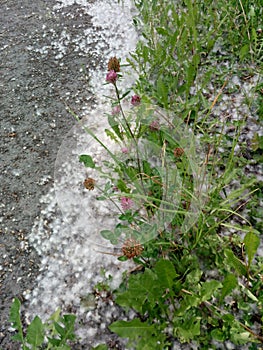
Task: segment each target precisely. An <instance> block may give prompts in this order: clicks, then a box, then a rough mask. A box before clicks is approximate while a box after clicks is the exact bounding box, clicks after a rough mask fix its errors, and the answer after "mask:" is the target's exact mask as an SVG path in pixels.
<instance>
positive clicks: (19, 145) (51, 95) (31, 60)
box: [0, 0, 100, 350]
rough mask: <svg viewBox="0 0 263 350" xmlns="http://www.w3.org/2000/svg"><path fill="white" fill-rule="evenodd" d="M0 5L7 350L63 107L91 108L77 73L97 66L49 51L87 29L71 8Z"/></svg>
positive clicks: (1, 281)
mask: <svg viewBox="0 0 263 350" xmlns="http://www.w3.org/2000/svg"><path fill="white" fill-rule="evenodd" d="M0 5H1V14H0V58H1V59H0V72H1V81H0V96H1V98H0V105H1V117H0V122H1V127H0V134H1V137H0V149H1V161H0V170H1V173H0V182H1V186H0V189H1V203H0V208H1V210H0V290H1V292H0V303H1V312H0V348H1V349H2V350H7V349H12V350H15V349H18V348H19V344H18V343H14V342H12V341H11V340H10V337H11V334H12V332H11V328H10V323H9V321H8V318H9V309H10V304H11V302H12V299H13V298H14V297H15V296H17V297H18V298H20V299H21V301H23V291H25V290H27V289H32V288H33V287H34V284H35V279H36V276H37V274H38V264H39V258H38V255H37V253H36V252H35V251H34V249H33V248H32V247H30V246H29V244H28V242H27V236H28V234H29V232H30V231H31V228H32V225H33V223H34V221H35V219H36V217H37V216H38V214H39V213H40V211H41V209H42V204H41V203H40V201H39V199H40V197H41V196H42V195H43V194H44V193H46V192H47V191H48V189H49V188H50V187H51V186H52V184H53V177H54V176H53V172H54V162H55V159H56V155H57V151H58V148H59V146H60V144H61V142H62V139H63V136H64V135H65V133H67V132H68V131H69V130H70V128H71V127H72V125H73V124H74V120H73V117H72V116H71V115H70V114H69V113H68V112H67V109H66V106H65V105H66V104H67V105H68V106H70V107H71V108H72V109H73V110H74V111H75V112H77V113H81V106H83V104H86V105H87V104H90V105H91V104H92V103H93V102H94V96H93V95H92V93H91V91H90V85H89V79H88V77H87V74H83V72H82V71H81V70H80V67H82V66H85V67H86V72H88V71H89V70H90V69H92V67H94V66H96V65H99V64H100V62H99V60H100V59H99V57H92V54H90V55H89V54H85V53H81V52H78V51H77V50H75V47H74V41H72V44H69V45H68V46H67V51H66V52H63V55H61V54H60V47H59V46H58V45H54V41H55V40H57V39H58V38H59V37H60V36H61V33H62V32H63V30H64V29H65V28H66V30H67V33H70V34H71V35H72V36H73V37H74V36H76V35H78V32H79V31H80V28H88V27H90V26H91V22H90V17H89V16H88V15H87V14H86V13H84V12H83V11H82V10H81V8H80V7H78V6H77V5H71V6H68V7H67V8H66V9H65V8H64V9H63V10H59V9H58V10H53V6H54V1H52V0H34V1H31V0H6V1H5V0H0ZM72 13H74V16H73V15H72ZM94 31H96V29H94ZM43 48H46V51H45V50H43ZM43 205H44V204H43Z"/></svg>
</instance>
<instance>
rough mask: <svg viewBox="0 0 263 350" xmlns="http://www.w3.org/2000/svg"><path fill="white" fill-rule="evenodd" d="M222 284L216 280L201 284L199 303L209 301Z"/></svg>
mask: <svg viewBox="0 0 263 350" xmlns="http://www.w3.org/2000/svg"><path fill="white" fill-rule="evenodd" d="M221 287H222V284H221V283H220V282H218V281H216V280H212V281H208V282H203V283H202V287H201V291H200V294H201V301H205V300H209V299H211V298H212V296H213V295H214V293H215V291H216V290H217V289H218V288H221Z"/></svg>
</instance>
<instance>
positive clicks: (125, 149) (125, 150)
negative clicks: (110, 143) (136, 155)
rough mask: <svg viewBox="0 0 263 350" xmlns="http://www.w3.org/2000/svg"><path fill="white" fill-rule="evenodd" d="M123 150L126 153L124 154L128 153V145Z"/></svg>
mask: <svg viewBox="0 0 263 350" xmlns="http://www.w3.org/2000/svg"><path fill="white" fill-rule="evenodd" d="M121 151H122V153H124V154H128V152H129V149H128V148H127V147H122V149H121Z"/></svg>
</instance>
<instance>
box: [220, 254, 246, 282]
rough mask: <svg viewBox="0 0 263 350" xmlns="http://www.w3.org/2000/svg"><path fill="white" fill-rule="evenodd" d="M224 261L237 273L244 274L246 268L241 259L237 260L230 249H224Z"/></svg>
mask: <svg viewBox="0 0 263 350" xmlns="http://www.w3.org/2000/svg"><path fill="white" fill-rule="evenodd" d="M225 256H226V259H225V262H226V264H227V265H229V266H231V267H232V268H233V269H234V270H235V271H236V272H237V273H238V274H239V275H242V276H246V275H247V270H246V267H245V266H244V264H243V263H242V261H241V260H239V259H238V258H237V257H236V256H235V254H234V253H233V252H232V250H230V249H226V250H225Z"/></svg>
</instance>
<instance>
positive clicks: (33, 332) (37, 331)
mask: <svg viewBox="0 0 263 350" xmlns="http://www.w3.org/2000/svg"><path fill="white" fill-rule="evenodd" d="M43 341H44V326H43V323H42V321H41V319H40V318H39V317H38V316H36V317H35V318H34V319H33V321H32V322H31V323H30V325H29V326H28V329H27V335H26V342H27V343H29V344H30V345H32V346H33V349H35V348H36V347H37V346H40V345H42V343H43Z"/></svg>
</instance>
